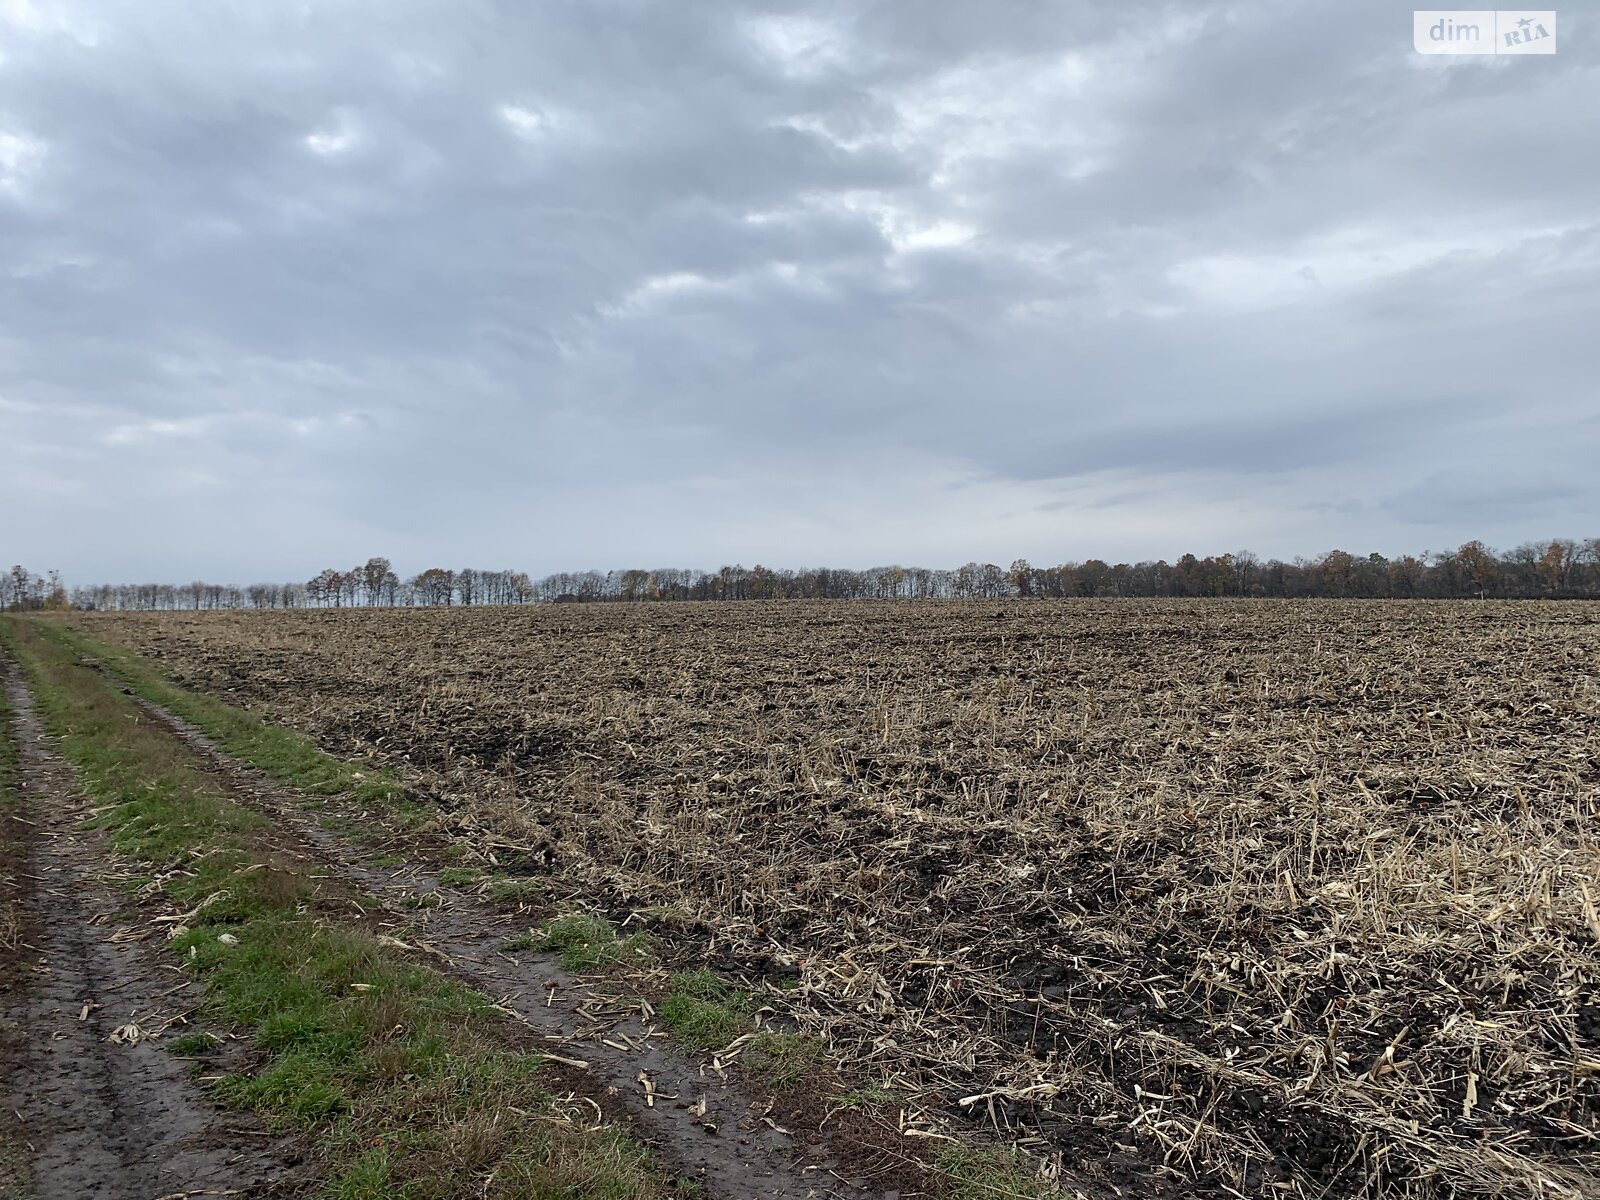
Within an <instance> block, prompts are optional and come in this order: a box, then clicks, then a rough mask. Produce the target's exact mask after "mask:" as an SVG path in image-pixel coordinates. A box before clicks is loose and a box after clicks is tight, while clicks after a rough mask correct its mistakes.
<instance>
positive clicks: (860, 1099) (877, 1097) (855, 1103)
mask: <svg viewBox="0 0 1600 1200" xmlns="http://www.w3.org/2000/svg"><path fill="white" fill-rule="evenodd" d="M900 1102H901V1097H900V1093H899V1092H897V1091H895V1090H894V1089H893V1088H886V1087H864V1088H856V1089H855V1090H854V1091H849V1092H845V1093H843V1094H842V1095H839V1096H835V1097H834V1099H833V1103H834V1106H835V1107H837V1108H884V1107H887V1106H889V1105H891V1104H899V1103H900Z"/></svg>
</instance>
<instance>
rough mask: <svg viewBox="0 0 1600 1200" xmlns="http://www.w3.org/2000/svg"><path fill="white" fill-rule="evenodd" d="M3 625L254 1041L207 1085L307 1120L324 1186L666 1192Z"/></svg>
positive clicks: (483, 1023) (202, 781) (118, 834)
mask: <svg viewBox="0 0 1600 1200" xmlns="http://www.w3.org/2000/svg"><path fill="white" fill-rule="evenodd" d="M0 635H3V637H4V639H5V640H6V642H7V644H8V645H9V646H10V647H11V648H12V649H13V650H14V651H15V653H16V656H17V657H18V658H19V660H21V661H22V663H23V665H24V667H25V668H26V670H27V672H28V674H29V676H30V679H31V683H32V686H33V691H34V695H35V699H36V703H37V705H38V708H39V712H40V715H41V717H42V718H43V720H44V721H45V723H46V725H47V726H48V727H49V729H50V730H51V731H52V732H53V733H55V734H56V735H57V736H58V737H59V738H60V748H61V752H62V754H63V755H64V757H66V759H67V760H68V761H69V762H70V763H71V764H72V765H73V766H74V767H75V768H76V769H77V772H78V775H79V780H80V783H81V785H82V787H83V788H84V789H85V791H86V792H87V793H88V794H89V795H91V796H92V797H93V798H94V799H95V800H96V801H98V802H99V803H100V804H101V805H102V806H104V809H103V812H102V814H101V816H100V818H99V821H100V823H101V824H102V825H103V826H104V827H105V828H106V829H108V830H109V831H110V836H111V839H112V844H113V846H114V848H115V850H116V851H117V852H118V853H120V854H122V855H125V856H127V857H129V858H131V859H133V860H136V861H137V862H139V863H142V864H144V865H145V866H146V867H148V868H150V869H151V870H152V872H153V873H156V874H157V875H158V877H159V878H160V879H161V881H162V882H161V887H162V890H163V891H164V893H165V895H166V898H167V899H168V900H169V901H170V902H171V903H172V904H173V905H175V906H177V907H178V908H179V909H180V910H182V911H184V912H186V913H188V914H190V915H189V916H188V917H187V918H186V920H185V922H184V924H185V925H186V926H187V928H185V929H183V930H181V931H180V932H179V933H178V936H177V937H175V938H174V939H173V940H172V941H171V942H170V943H168V944H169V945H170V947H171V948H172V949H173V950H175V951H176V952H177V953H178V954H179V955H180V956H181V957H182V960H183V961H184V962H186V963H187V964H188V965H189V967H190V968H191V969H192V970H193V971H194V973H195V974H196V975H197V977H198V978H199V979H201V980H202V981H203V982H204V983H205V985H206V990H205V1000H204V1004H203V1013H204V1016H205V1017H206V1018H207V1019H208V1020H211V1021H214V1022H216V1023H218V1024H219V1025H223V1026H227V1027H230V1028H233V1029H237V1030H240V1031H244V1032H247V1033H248V1034H249V1036H250V1038H251V1040H252V1042H253V1044H254V1046H255V1049H256V1051H257V1055H258V1061H257V1062H255V1063H254V1065H252V1066H251V1068H250V1069H248V1070H245V1071H241V1072H238V1073H236V1074H231V1075H227V1076H225V1077H223V1078H222V1079H221V1080H220V1082H218V1083H217V1084H216V1088H217V1091H218V1094H219V1095H220V1096H221V1097H222V1098H223V1099H225V1100H226V1101H228V1102H229V1103H231V1104H233V1105H236V1106H238V1107H240V1108H245V1109H249V1110H253V1111H255V1112H258V1113H260V1114H261V1115H262V1116H263V1117H264V1118H265V1119H266V1120H267V1121H268V1122H269V1123H270V1124H273V1125H276V1126H279V1127H286V1128H295V1129H300V1130H302V1131H304V1132H305V1133H306V1135H307V1136H309V1137H310V1138H311V1140H312V1141H313V1142H314V1144H315V1145H316V1147H317V1150H318V1152H319V1156H320V1157H321V1159H322V1161H323V1162H324V1164H325V1166H326V1172H327V1174H326V1180H325V1186H324V1188H323V1191H322V1194H323V1195H324V1196H327V1197H340V1198H345V1200H376V1198H378V1197H400V1198H404V1200H465V1198H466V1197H468V1196H473V1197H477V1196H491V1197H499V1198H504V1200H510V1198H512V1197H528V1198H533V1197H550V1198H552V1200H554V1198H556V1197H562V1198H570V1200H646V1198H649V1197H660V1196H664V1195H667V1194H669V1188H668V1185H667V1183H666V1182H665V1181H664V1179H663V1177H662V1176H661V1174H660V1173H659V1171H658V1170H657V1169H655V1168H654V1167H653V1165H652V1164H651V1162H650V1160H649V1159H648V1157H647V1155H646V1154H645V1152H644V1151H643V1150H641V1149H640V1148H639V1147H638V1146H637V1144H636V1143H633V1142H631V1141H628V1140H626V1139H624V1138H621V1137H619V1136H617V1135H615V1134H611V1133H600V1134H594V1133H590V1132H587V1131H584V1130H582V1129H580V1128H578V1127H577V1126H574V1125H571V1124H568V1123H566V1122H564V1121H562V1120H560V1119H559V1118H556V1117H553V1116H552V1115H550V1114H551V1108H550V1098H549V1097H548V1095H547V1094H546V1093H545V1091H544V1089H543V1088H542V1086H541V1083H540V1079H539V1063H540V1061H541V1060H540V1059H539V1058H538V1056H536V1055H528V1054H524V1053H521V1052H520V1051H519V1050H517V1049H516V1047H515V1045H514V1037H515V1036H516V1035H515V1034H514V1033H512V1032H511V1031H509V1030H508V1028H507V1027H506V1026H505V1025H504V1023H503V1019H502V1018H501V1017H499V1016H498V1015H497V1014H496V1013H495V1012H494V1010H493V1008H492V1006H491V1005H490V1003H489V1001H488V1000H487V999H485V998H484V997H482V996H481V995H479V994H478V993H476V992H474V991H472V990H470V989H468V988H465V987H463V986H461V985H460V984H457V983H455V982H453V981H451V980H449V979H446V978H444V977H443V976H440V975H438V974H436V973H435V972H433V971H431V970H430V969H428V968H427V967H425V966H421V965H417V964H415V963H413V962H411V961H410V960H408V959H406V958H405V957H403V956H402V955H400V954H398V953H396V952H394V951H393V950H391V949H389V948H386V947H383V946H380V945H379V944H378V943H377V942H376V941H375V940H374V939H373V938H372V937H371V936H369V935H368V934H367V933H365V932H363V931H361V930H359V929H352V928H347V927H341V926H340V925H338V924H335V923H334V919H333V918H334V914H335V913H343V912H346V911H348V908H347V906H346V904H345V903H344V897H343V896H342V895H334V894H332V893H327V894H324V892H323V891H321V890H319V888H320V889H326V888H328V887H329V886H330V885H328V884H326V883H323V884H320V885H319V884H318V883H317V882H316V881H314V880H312V879H310V878H308V877H305V876H302V875H300V874H298V873H297V872H296V871H295V870H293V869H290V868H289V867H287V866H285V865H282V864H279V863H276V862H274V861H273V860H272V856H271V854H270V853H269V852H267V851H266V850H265V849H264V847H263V846H262V845H261V844H260V843H258V842H257V840H256V835H257V834H258V833H259V832H260V831H261V829H262V827H263V825H264V824H265V822H264V821H263V820H262V819H261V818H260V817H258V816H257V815H255V814H254V813H252V812H250V811H249V810H247V809H244V808H242V807H240V806H239V805H237V804H235V803H233V801H232V800H231V799H230V798H229V797H228V796H227V795H225V794H223V793H221V792H219V791H217V790H216V787H215V785H214V783H213V782H212V781H211V780H210V778H209V777H208V776H207V775H206V774H205V773H204V772H203V771H202V770H201V769H200V765H199V763H198V762H196V761H195V760H194V758H193V757H192V755H191V754H190V752H189V751H188V749H187V747H185V746H183V745H182V743H181V742H179V741H178V740H177V739H175V738H173V737H172V736H171V735H170V734H167V733H166V732H164V731H162V730H161V729H159V728H158V727H156V726H155V725H153V724H152V723H151V722H149V721H148V720H144V721H141V720H139V719H138V718H139V716H140V714H139V712H138V710H137V708H136V707H135V706H134V704H133V703H132V702H131V701H130V700H128V699H127V698H126V697H125V696H122V695H121V694H119V693H118V692H117V691H115V690H114V689H112V688H111V687H108V686H107V685H106V682H105V680H104V679H103V678H102V677H101V676H100V675H99V674H98V673H96V672H94V671H92V670H89V669H86V668H85V667H83V666H82V665H80V664H78V663H76V662H75V661H74V656H73V653H72V650H73V649H74V648H73V647H71V646H70V645H68V644H67V643H65V642H64V641H63V640H62V639H60V638H52V637H47V636H41V634H40V632H39V631H38V629H37V628H36V627H35V625H34V623H33V622H32V621H14V620H10V619H5V620H0ZM175 707H176V706H175ZM225 938H226V940H225ZM613 940H615V939H614V938H613ZM173 1048H174V1049H175V1050H177V1051H178V1052H180V1053H186V1054H191V1055H197V1056H201V1057H204V1056H205V1055H206V1054H207V1053H208V1052H209V1050H210V1048H211V1047H210V1042H209V1039H204V1038H203V1037H197V1036H195V1035H188V1036H186V1037H183V1038H178V1039H174V1041H173ZM518 1114H521V1115H518Z"/></svg>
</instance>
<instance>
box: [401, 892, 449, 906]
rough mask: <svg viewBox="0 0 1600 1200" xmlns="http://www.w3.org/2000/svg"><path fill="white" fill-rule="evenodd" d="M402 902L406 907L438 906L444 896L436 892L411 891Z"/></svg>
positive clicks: (442, 901)
mask: <svg viewBox="0 0 1600 1200" xmlns="http://www.w3.org/2000/svg"><path fill="white" fill-rule="evenodd" d="M404 903H405V906H406V907H407V908H438V907H439V906H440V905H441V904H443V903H444V897H443V896H441V895H440V894H439V893H438V892H412V893H411V894H410V895H409V896H407V897H406V898H405V901H404Z"/></svg>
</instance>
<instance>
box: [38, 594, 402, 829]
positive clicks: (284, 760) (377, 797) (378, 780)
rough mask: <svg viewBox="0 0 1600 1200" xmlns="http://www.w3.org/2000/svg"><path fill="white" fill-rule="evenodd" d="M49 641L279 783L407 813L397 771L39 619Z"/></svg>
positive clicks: (115, 648)
mask: <svg viewBox="0 0 1600 1200" xmlns="http://www.w3.org/2000/svg"><path fill="white" fill-rule="evenodd" d="M31 624H33V625H34V626H35V627H36V628H37V630H38V631H39V632H40V633H41V634H42V635H43V636H44V637H45V638H47V639H49V640H51V641H53V642H56V643H57V644H59V645H61V646H66V647H70V648H71V649H72V650H75V651H76V652H77V653H79V654H81V655H84V656H86V657H88V658H92V659H94V660H96V661H97V662H100V663H101V664H103V665H104V666H105V667H106V668H107V670H109V671H110V672H111V673H112V674H114V675H115V676H116V677H117V678H118V679H119V680H120V681H121V682H122V683H123V684H124V685H125V686H126V687H128V688H129V689H130V690H131V691H133V693H134V694H135V695H138V696H142V697H143V698H144V699H146V700H149V701H151V702H152V703H154V704H159V705H160V706H161V707H162V708H165V709H166V710H167V711H168V712H171V713H174V714H176V715H177V716H180V717H182V718H183V719H184V720H185V721H188V722H189V723H190V724H191V725H194V726H196V727H197V728H199V729H200V730H201V731H202V732H204V733H205V734H206V736H208V737H210V738H211V739H212V740H213V741H215V742H216V743H217V744H218V745H219V746H221V747H222V749H223V750H225V751H227V752H228V753H229V754H231V755H233V756H234V757H235V758H238V759H241V760H243V761H244V762H247V763H249V764H250V765H251V766H252V767H255V768H256V770H258V771H260V772H262V773H263V774H264V775H267V776H268V777H270V778H271V779H274V780H276V781H277V782H278V783H282V784H285V785H287V786H289V787H293V788H296V789H298V790H300V791H302V792H307V793H309V794H311V795H316V796H344V797H347V798H349V799H351V800H353V801H356V802H357V803H383V804H386V805H388V806H390V807H394V808H397V809H401V810H404V809H406V808H407V807H408V806H407V805H406V803H405V801H406V800H407V792H406V789H405V787H404V785H403V784H402V783H401V782H400V780H399V779H398V778H397V777H396V776H394V775H393V774H392V773H390V772H387V771H382V770H378V769H376V768H374V767H372V766H369V765H367V764H363V763H352V762H344V761H341V760H340V759H337V758H334V757H333V756H332V755H329V754H325V753H323V751H321V750H320V749H318V748H317V745H316V743H315V742H313V741H312V740H311V739H310V738H308V737H306V736H304V735H303V734H299V733H296V732H294V731H293V730H290V729H285V728H283V727H282V726H278V725H269V724H267V723H266V722H264V721H262V720H260V719H259V718H258V717H255V716H253V715H252V714H250V713H248V712H245V711H244V710H242V709H239V708H235V707H234V706H233V705H231V704H226V703H224V702H223V701H221V700H217V699H215V698H214V697H211V696H203V695H200V694H198V693H195V692H191V691H188V690H187V689H184V688H180V687H178V686H177V685H175V684H173V683H172V682H170V681H169V680H168V679H166V677H165V676H163V675H162V674H161V673H160V672H159V671H158V670H156V669H155V668H154V667H152V666H150V665H149V664H148V663H146V662H145V661H144V660H143V659H141V658H140V657H139V656H138V655H137V654H135V653H134V652H133V651H131V650H128V649H125V648H124V647H121V646H115V645H112V644H110V643H108V642H103V641H101V640H99V639H98V638H94V637H90V636H89V635H88V634H86V633H82V632H80V631H79V630H76V629H72V628H69V627H68V626H66V625H63V624H60V623H58V622H55V621H37V622H32V623H31Z"/></svg>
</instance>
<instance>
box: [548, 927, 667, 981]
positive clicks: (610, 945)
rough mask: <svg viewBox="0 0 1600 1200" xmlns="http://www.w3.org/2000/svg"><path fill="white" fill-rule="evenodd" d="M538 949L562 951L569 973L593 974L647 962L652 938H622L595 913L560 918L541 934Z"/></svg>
mask: <svg viewBox="0 0 1600 1200" xmlns="http://www.w3.org/2000/svg"><path fill="white" fill-rule="evenodd" d="M537 948H538V949H540V950H555V951H557V952H559V954H560V958H559V959H558V960H557V961H559V962H560V963H561V966H562V967H563V968H564V969H565V970H568V971H592V970H594V969H595V968H597V967H609V966H612V965H614V964H616V963H620V962H624V961H626V962H635V963H640V962H647V961H649V959H650V956H651V950H650V939H649V938H648V937H646V936H645V935H644V934H642V933H632V934H629V935H628V936H627V937H619V936H618V935H617V930H616V927H615V926H614V925H612V924H611V922H610V921H608V920H606V919H605V918H604V917H602V916H599V915H597V914H595V913H571V914H569V915H567V916H564V917H557V918H556V919H555V920H553V921H551V922H550V923H549V924H548V925H546V926H545V927H544V929H543V930H541V931H540V934H539V941H538V945H537Z"/></svg>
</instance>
